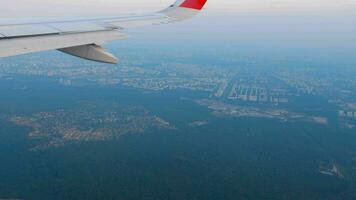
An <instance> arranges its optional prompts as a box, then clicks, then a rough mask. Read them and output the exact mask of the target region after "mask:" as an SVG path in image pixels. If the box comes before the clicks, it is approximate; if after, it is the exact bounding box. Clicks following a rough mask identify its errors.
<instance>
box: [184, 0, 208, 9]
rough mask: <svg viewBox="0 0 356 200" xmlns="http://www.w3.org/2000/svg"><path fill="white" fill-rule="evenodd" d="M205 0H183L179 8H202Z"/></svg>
mask: <svg viewBox="0 0 356 200" xmlns="http://www.w3.org/2000/svg"><path fill="white" fill-rule="evenodd" d="M206 2H207V0H185V1H184V2H183V3H181V4H180V5H179V7H181V8H190V9H194V10H202V9H203V8H204V6H205V4H206Z"/></svg>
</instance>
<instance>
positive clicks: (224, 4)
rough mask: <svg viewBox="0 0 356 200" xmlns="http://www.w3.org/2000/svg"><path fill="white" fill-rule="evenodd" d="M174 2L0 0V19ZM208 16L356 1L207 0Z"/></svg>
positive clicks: (329, 8)
mask: <svg viewBox="0 0 356 200" xmlns="http://www.w3.org/2000/svg"><path fill="white" fill-rule="evenodd" d="M173 1H174V0H60V1H59V0H57V1H56V0H1V7H0V17H1V18H17V17H30V16H32V17H47V16H51V17H53V16H87V15H115V14H120V13H135V12H145V11H146V12H147V11H151V10H152V11H155V10H159V9H162V8H164V7H167V5H169V4H171V3H173ZM206 10H207V12H209V13H211V14H226V13H229V14H236V13H246V12H265V13H266V12H267V13H268V12H270V13H276V12H353V11H356V0H209V1H208V4H207V7H206Z"/></svg>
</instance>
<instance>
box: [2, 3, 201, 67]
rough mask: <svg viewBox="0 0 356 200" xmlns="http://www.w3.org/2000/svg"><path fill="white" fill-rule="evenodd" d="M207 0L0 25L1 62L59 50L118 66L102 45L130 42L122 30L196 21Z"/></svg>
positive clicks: (115, 59)
mask: <svg viewBox="0 0 356 200" xmlns="http://www.w3.org/2000/svg"><path fill="white" fill-rule="evenodd" d="M206 2H207V0H178V1H176V2H175V3H174V4H173V5H171V6H170V7H168V8H166V9H164V10H162V11H159V12H155V13H151V14H145V15H128V16H119V17H110V18H93V19H76V20H47V21H46V20H42V21H36V22H33V21H32V22H20V21H12V22H11V23H10V22H9V23H0V58H2V57H9V56H15V55H21V54H28V53H33V52H39V51H46V50H53V49H57V50H60V51H62V52H64V53H67V54H70V55H73V56H77V57H80V58H84V59H89V60H94V61H98V62H105V63H112V64H115V63H117V61H118V59H117V58H115V57H114V56H113V55H112V54H110V53H109V52H107V51H106V50H105V49H104V48H103V47H102V45H103V44H105V43H107V42H110V41H113V40H120V39H124V38H126V35H125V34H124V33H123V31H122V30H124V29H128V28H132V27H140V26H147V25H161V24H168V23H174V22H179V21H182V20H186V19H189V18H192V17H194V16H195V15H196V14H197V13H198V12H199V11H200V10H201V9H202V8H203V7H204V5H205V3H206Z"/></svg>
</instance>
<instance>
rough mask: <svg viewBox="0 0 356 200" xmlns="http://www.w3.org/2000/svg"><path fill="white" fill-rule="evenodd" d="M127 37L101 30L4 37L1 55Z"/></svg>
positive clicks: (101, 42)
mask: <svg viewBox="0 0 356 200" xmlns="http://www.w3.org/2000/svg"><path fill="white" fill-rule="evenodd" d="M124 38H126V35H125V34H122V33H120V32H118V31H100V32H89V33H78V34H63V35H45V36H41V37H37V36H35V37H25V38H13V39H2V40H1V41H0V49H1V51H0V57H8V56H14V55H20V54H27V53H33V52H39V51H46V50H52V49H62V48H67V47H74V46H80V45H87V44H98V45H101V44H105V43H107V42H109V41H113V40H120V39H124Z"/></svg>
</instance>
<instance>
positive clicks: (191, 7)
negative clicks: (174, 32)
mask: <svg viewBox="0 0 356 200" xmlns="http://www.w3.org/2000/svg"><path fill="white" fill-rule="evenodd" d="M206 2H207V0H177V1H176V2H175V3H174V4H173V5H171V6H170V7H169V8H167V9H165V10H163V11H161V12H160V13H163V14H166V15H167V16H169V17H171V18H174V19H176V20H178V21H181V20H186V19H189V18H192V17H194V16H195V15H196V14H197V13H198V12H199V11H200V10H202V9H203V8H204V6H205V4H206Z"/></svg>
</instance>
